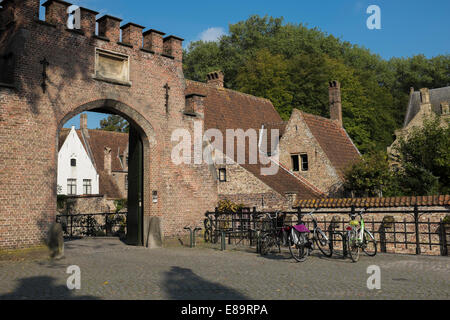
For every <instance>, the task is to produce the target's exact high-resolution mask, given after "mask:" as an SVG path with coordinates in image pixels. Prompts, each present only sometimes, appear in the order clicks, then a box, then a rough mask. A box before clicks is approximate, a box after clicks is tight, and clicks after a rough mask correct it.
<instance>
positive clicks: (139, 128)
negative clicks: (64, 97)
mask: <svg viewBox="0 0 450 320" xmlns="http://www.w3.org/2000/svg"><path fill="white" fill-rule="evenodd" d="M85 111H91V112H97V113H103V114H105V115H119V116H121V117H122V118H124V119H126V120H127V121H128V123H129V125H130V129H129V142H128V197H127V198H128V214H127V219H126V223H127V227H126V229H127V233H126V234H127V236H126V242H127V244H129V245H136V246H143V245H145V244H146V243H147V237H148V236H147V237H146V236H145V233H144V220H145V219H144V216H145V215H146V212H147V213H148V212H149V209H150V205H151V203H150V201H149V199H150V192H149V190H147V188H145V185H146V184H145V181H150V170H149V169H150V164H149V161H148V159H149V155H150V149H151V148H152V147H154V145H155V141H156V139H155V136H154V131H153V127H152V126H151V125H150V123H149V122H148V121H147V120H146V119H145V118H144V117H143V116H142V115H140V114H139V113H138V112H137V111H136V110H135V109H133V108H132V107H130V106H128V105H127V104H124V103H122V102H120V101H116V100H110V99H104V100H96V101H92V102H89V103H86V104H84V105H82V106H80V107H78V108H76V109H74V110H73V111H71V112H70V113H69V114H67V115H66V116H65V117H64V118H63V119H62V120H61V121H60V123H59V126H58V132H59V131H61V129H62V127H63V126H64V124H65V123H66V122H67V121H68V120H69V119H71V118H73V117H74V116H76V115H77V114H80V113H82V112H85ZM58 136H59V135H58Z"/></svg>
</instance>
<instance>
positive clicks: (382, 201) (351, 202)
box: [295, 195, 450, 209]
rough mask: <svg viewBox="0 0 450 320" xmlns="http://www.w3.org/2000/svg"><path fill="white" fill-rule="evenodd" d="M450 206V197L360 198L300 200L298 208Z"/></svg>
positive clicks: (297, 204)
mask: <svg viewBox="0 0 450 320" xmlns="http://www.w3.org/2000/svg"><path fill="white" fill-rule="evenodd" d="M415 205H417V206H423V207H433V206H449V205H450V195H442V196H423V197H391V198H358V199H309V200H305V199H303V200H299V201H297V203H296V205H295V206H296V207H298V208H310V209H311V208H350V207H352V206H354V207H356V208H364V207H367V208H388V207H411V206H415Z"/></svg>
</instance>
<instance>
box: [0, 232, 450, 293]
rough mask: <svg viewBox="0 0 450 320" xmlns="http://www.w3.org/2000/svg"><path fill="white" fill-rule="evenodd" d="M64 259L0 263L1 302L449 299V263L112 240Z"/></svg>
mask: <svg viewBox="0 0 450 320" xmlns="http://www.w3.org/2000/svg"><path fill="white" fill-rule="evenodd" d="M65 254H66V258H65V259H63V260H60V261H56V262H51V261H49V260H42V259H41V260H40V261H21V262H13V261H0V300H1V299H132V300H137V299H182V300H186V299H187V300H195V299H204V300H208V299H209V300H211V299H212V300H225V299H226V300H229V299H236V300H240V299H257V300H269V299H270V300H273V299H282V300H304V299H327V300H328V299H421V300H422V299H449V298H450V277H449V275H450V272H449V271H450V259H449V258H447V257H430V256H401V255H388V254H381V255H378V256H377V257H375V258H369V257H366V256H364V255H363V256H361V260H360V261H359V262H358V263H356V264H355V263H352V262H351V260H350V259H346V260H343V259H341V258H331V259H328V258H325V257H321V256H320V255H314V256H312V257H309V259H308V260H307V261H306V262H304V263H301V264H299V263H295V262H294V261H293V260H292V259H290V258H289V255H288V253H283V254H281V255H271V256H268V257H261V256H259V255H257V254H255V253H254V252H246V251H236V250H234V251H226V252H221V251H218V250H214V249H205V248H196V249H189V248H182V247H177V248H164V249H154V250H148V249H145V248H137V247H129V246H126V245H124V244H123V243H122V242H120V241H119V240H115V239H101V240H99V239H84V240H77V241H73V242H68V243H66V250H65ZM70 265H77V266H79V267H80V268H81V290H75V291H69V290H68V289H67V286H66V281H67V278H68V276H69V275H68V274H66V269H67V267H68V266H70ZM370 265H378V266H379V267H380V268H381V290H373V291H370V290H368V289H367V286H366V282H367V279H368V277H369V274H367V273H366V272H367V267H368V266H370Z"/></svg>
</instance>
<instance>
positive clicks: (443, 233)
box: [440, 219, 448, 256]
mask: <svg viewBox="0 0 450 320" xmlns="http://www.w3.org/2000/svg"><path fill="white" fill-rule="evenodd" d="M440 229H441V237H442V255H443V256H448V247H447V230H446V229H445V224H444V222H443V220H442V219H441V223H440Z"/></svg>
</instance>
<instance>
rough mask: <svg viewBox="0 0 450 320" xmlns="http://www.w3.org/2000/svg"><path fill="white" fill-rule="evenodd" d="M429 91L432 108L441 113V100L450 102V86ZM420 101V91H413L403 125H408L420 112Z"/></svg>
mask: <svg viewBox="0 0 450 320" xmlns="http://www.w3.org/2000/svg"><path fill="white" fill-rule="evenodd" d="M429 92H430V102H431V109H432V110H433V111H434V112H435V113H437V114H441V102H449V103H450V87H443V88H437V89H430V90H429ZM420 103H421V99H420V91H415V92H413V93H412V94H411V96H410V100H409V105H408V110H407V111H406V117H405V123H404V125H403V126H404V127H406V126H407V125H408V124H409V123H410V122H411V120H412V119H414V117H415V116H416V114H417V113H418V112H419V110H420Z"/></svg>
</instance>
